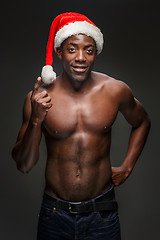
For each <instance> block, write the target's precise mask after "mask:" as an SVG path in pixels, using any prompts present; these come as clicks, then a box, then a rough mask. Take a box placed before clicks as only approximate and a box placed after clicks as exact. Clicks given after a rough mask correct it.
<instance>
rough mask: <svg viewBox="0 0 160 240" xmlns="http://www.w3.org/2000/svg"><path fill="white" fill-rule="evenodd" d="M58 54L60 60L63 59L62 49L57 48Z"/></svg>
mask: <svg viewBox="0 0 160 240" xmlns="http://www.w3.org/2000/svg"><path fill="white" fill-rule="evenodd" d="M56 53H57V56H58V58H59V59H60V60H61V59H62V47H58V48H56Z"/></svg>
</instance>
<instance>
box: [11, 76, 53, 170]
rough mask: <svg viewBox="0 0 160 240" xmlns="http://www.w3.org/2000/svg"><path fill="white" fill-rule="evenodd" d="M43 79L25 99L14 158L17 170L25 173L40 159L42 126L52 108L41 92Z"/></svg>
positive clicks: (38, 80) (47, 97)
mask: <svg viewBox="0 0 160 240" xmlns="http://www.w3.org/2000/svg"><path fill="white" fill-rule="evenodd" d="M40 82H41V79H40V78H38V79H37V81H36V84H35V86H34V90H33V92H32V93H29V94H28V95H27V97H26V99H25V103H24V108H23V123H22V127H21V129H20V131H19V134H18V138H17V142H16V144H15V146H14V148H13V150H12V156H13V159H14V160H15V162H16V164H17V168H18V169H19V170H20V171H22V172H23V173H26V172H29V171H30V169H31V168H32V167H33V166H34V165H35V164H36V163H37V161H38V158H39V144H40V141H41V134H42V131H41V124H42V122H43V120H44V118H45V116H46V114H47V111H48V109H49V108H50V107H51V106H52V104H51V98H50V97H49V96H48V94H47V92H46V91H39V87H40Z"/></svg>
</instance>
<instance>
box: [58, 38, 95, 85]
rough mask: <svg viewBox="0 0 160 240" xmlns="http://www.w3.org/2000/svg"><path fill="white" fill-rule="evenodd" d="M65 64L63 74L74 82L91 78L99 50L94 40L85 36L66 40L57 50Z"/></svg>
mask: <svg viewBox="0 0 160 240" xmlns="http://www.w3.org/2000/svg"><path fill="white" fill-rule="evenodd" d="M57 54H58V57H59V58H60V59H62V62H63V72H64V73H65V74H66V75H67V77H69V79H71V80H73V81H79V82H82V81H85V80H86V79H87V77H88V76H89V74H90V72H91V70H92V68H93V65H94V61H95V59H96V55H97V50H96V45H95V42H94V40H93V39H92V38H91V37H88V36H86V35H83V34H78V35H74V36H71V37H69V38H68V39H66V40H65V41H64V42H63V44H62V46H61V47H60V48H59V49H58V50H57Z"/></svg>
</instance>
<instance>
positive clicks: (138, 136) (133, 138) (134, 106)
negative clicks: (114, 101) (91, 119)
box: [112, 86, 150, 186]
mask: <svg viewBox="0 0 160 240" xmlns="http://www.w3.org/2000/svg"><path fill="white" fill-rule="evenodd" d="M122 92H123V94H122V96H123V97H122V101H121V103H120V106H119V110H120V112H121V113H122V114H123V115H124V117H125V119H126V120H127V121H128V123H130V124H131V126H132V129H131V133H130V138H129V143H128V149H127V153H126V156H125V159H124V161H123V163H122V165H121V166H120V167H113V168H112V179H113V182H114V184H115V185H116V186H118V185H120V184H122V183H123V182H124V181H125V180H126V179H127V177H128V176H129V175H130V173H131V172H132V170H133V168H134V166H135V164H136V162H137V160H138V158H139V156H140V154H141V152H142V150H143V147H144V145H145V142H146V139H147V136H148V133H149V129H150V120H149V118H148V115H147V113H146V111H145V109H144V107H143V106H142V104H141V103H140V102H139V101H138V100H137V99H135V98H134V97H133V94H132V92H131V90H130V89H129V88H128V87H127V86H124V89H123V91H122Z"/></svg>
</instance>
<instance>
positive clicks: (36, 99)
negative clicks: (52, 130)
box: [31, 77, 52, 125]
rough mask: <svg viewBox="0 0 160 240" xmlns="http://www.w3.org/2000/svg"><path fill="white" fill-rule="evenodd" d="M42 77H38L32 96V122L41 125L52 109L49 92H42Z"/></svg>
mask: <svg viewBox="0 0 160 240" xmlns="http://www.w3.org/2000/svg"><path fill="white" fill-rule="evenodd" d="M41 80H42V79H41V77H38V78H37V80H36V83H35V85H34V89H33V91H32V95H31V106H32V112H31V120H32V122H33V123H34V124H36V125H37V124H41V123H42V122H43V120H44V118H45V117H46V115H47V112H48V110H49V109H50V108H51V107H52V103H51V97H50V96H48V93H47V91H45V90H40V83H41Z"/></svg>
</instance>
